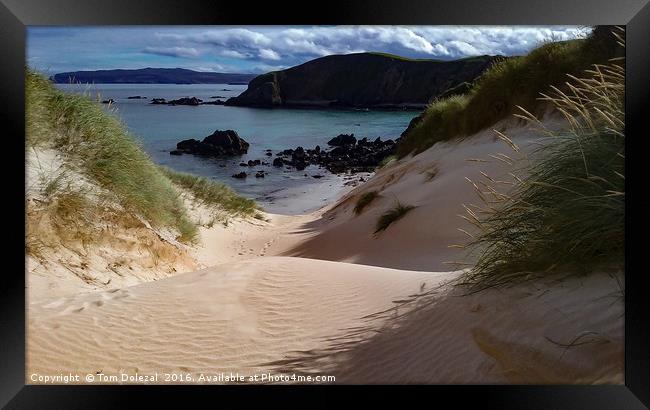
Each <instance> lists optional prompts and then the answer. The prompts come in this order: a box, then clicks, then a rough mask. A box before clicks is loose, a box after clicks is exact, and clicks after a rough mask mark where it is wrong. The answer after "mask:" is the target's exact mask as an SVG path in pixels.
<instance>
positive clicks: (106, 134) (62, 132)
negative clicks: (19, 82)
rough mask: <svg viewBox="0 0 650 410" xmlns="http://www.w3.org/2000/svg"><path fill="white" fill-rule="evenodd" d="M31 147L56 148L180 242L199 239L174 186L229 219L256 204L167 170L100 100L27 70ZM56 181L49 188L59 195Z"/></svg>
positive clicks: (249, 211) (250, 211) (129, 209)
mask: <svg viewBox="0 0 650 410" xmlns="http://www.w3.org/2000/svg"><path fill="white" fill-rule="evenodd" d="M25 75H26V122H27V141H26V142H27V147H26V148H30V147H39V146H42V147H45V148H54V149H57V150H58V151H59V152H61V153H62V154H63V155H64V156H66V157H68V158H69V159H70V160H71V161H72V162H73V163H74V164H77V165H78V167H79V169H80V171H81V172H82V173H83V174H84V175H86V176H87V177H88V178H89V179H90V180H91V181H94V182H95V183H97V184H98V185H99V186H100V187H101V188H103V189H105V190H106V191H108V192H111V193H112V194H114V196H115V198H117V199H118V201H119V203H120V205H121V206H122V207H123V208H124V209H125V210H126V212H132V213H135V214H138V215H141V216H142V217H143V218H145V219H146V220H147V221H149V222H150V223H151V224H152V225H153V226H156V227H169V228H172V229H175V230H176V231H178V234H179V235H178V236H179V239H180V240H183V241H186V242H189V241H192V240H194V239H195V237H196V233H197V227H196V223H194V222H193V221H191V220H190V219H189V218H188V216H187V212H186V209H185V207H184V205H183V202H182V200H181V198H180V193H179V192H178V190H177V189H176V188H175V187H174V184H173V183H172V181H173V182H174V183H177V184H178V185H180V186H183V187H185V188H189V189H190V190H191V191H192V193H193V194H194V195H195V197H197V199H199V200H201V201H203V202H204V203H208V204H212V205H215V204H216V205H219V206H221V207H222V209H223V210H224V211H226V212H228V213H230V214H237V215H252V214H253V213H254V210H255V209H256V207H255V204H254V202H253V201H251V200H248V199H245V198H242V197H239V196H238V195H237V194H235V193H234V192H233V191H232V190H230V189H229V188H228V187H226V186H224V185H221V184H216V183H212V182H210V181H208V180H204V179H202V178H198V177H193V176H188V175H185V174H180V173H175V172H172V171H164V170H162V169H161V168H160V167H158V166H157V165H155V164H154V163H153V162H152V161H151V159H150V158H149V156H148V155H147V154H146V153H145V152H144V150H143V149H142V148H141V147H140V146H139V145H138V144H137V143H136V142H135V140H134V139H133V138H132V136H131V135H129V133H128V131H127V130H126V128H125V126H124V125H123V124H122V123H121V122H120V120H119V119H118V118H117V117H115V116H113V115H111V114H110V113H107V112H106V111H105V110H104V109H103V108H102V107H101V106H100V104H98V103H97V102H96V101H92V100H91V99H90V98H88V97H86V96H83V95H74V94H68V93H64V92H62V91H59V90H57V89H56V88H55V87H54V86H53V85H52V84H51V83H50V82H49V81H48V80H47V79H46V78H44V77H43V76H41V75H39V74H37V73H35V72H33V71H30V70H26V74H25ZM57 188H58V186H57V184H56V181H53V182H52V186H51V187H50V188H48V189H49V190H51V191H52V192H55V191H56V190H57Z"/></svg>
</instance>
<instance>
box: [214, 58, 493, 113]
mask: <svg viewBox="0 0 650 410" xmlns="http://www.w3.org/2000/svg"><path fill="white" fill-rule="evenodd" d="M498 58H499V57H492V56H480V57H472V58H466V59H462V60H455V61H437V60H409V59H403V58H401V57H397V56H392V55H387V54H378V53H359V54H346V55H331V56H326V57H322V58H318V59H315V60H312V61H309V62H307V63H304V64H302V65H299V66H296V67H292V68H289V69H286V70H282V71H274V72H270V73H267V74H262V75H260V76H257V77H255V78H254V79H253V80H252V81H251V82H250V83H249V84H248V89H247V90H246V91H244V92H243V93H242V94H240V95H239V96H237V97H233V98H230V99H229V100H228V101H227V102H226V105H239V106H258V107H274V106H327V107H362V108H365V107H375V108H382V107H385V108H397V107H413V108H420V107H422V106H424V105H426V104H427V103H429V101H430V100H431V99H432V98H435V97H437V96H438V95H440V94H442V93H444V92H445V91H447V90H449V89H452V88H454V87H457V86H459V85H461V84H462V83H465V82H471V81H473V80H474V79H475V78H476V77H478V76H479V75H480V74H481V73H482V72H483V71H484V70H485V69H486V68H488V67H489V66H490V64H491V63H492V62H493V61H495V59H498Z"/></svg>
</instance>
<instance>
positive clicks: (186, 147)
mask: <svg viewBox="0 0 650 410" xmlns="http://www.w3.org/2000/svg"><path fill="white" fill-rule="evenodd" d="M199 145H201V141H199V140H195V139H194V138H190V139H188V140H183V141H181V142H179V143H178V144H176V149H177V150H179V151H181V152H187V153H189V154H191V153H192V152H191V151H194V150H197V149H198V147H199Z"/></svg>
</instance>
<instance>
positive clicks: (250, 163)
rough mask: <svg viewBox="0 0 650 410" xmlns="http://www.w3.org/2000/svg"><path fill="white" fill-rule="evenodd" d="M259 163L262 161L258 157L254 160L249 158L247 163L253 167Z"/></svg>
mask: <svg viewBox="0 0 650 410" xmlns="http://www.w3.org/2000/svg"><path fill="white" fill-rule="evenodd" d="M261 163H262V161H260V160H259V159H256V160H252V159H249V160H248V164H247V165H248V166H249V167H254V166H255V165H260V164H261Z"/></svg>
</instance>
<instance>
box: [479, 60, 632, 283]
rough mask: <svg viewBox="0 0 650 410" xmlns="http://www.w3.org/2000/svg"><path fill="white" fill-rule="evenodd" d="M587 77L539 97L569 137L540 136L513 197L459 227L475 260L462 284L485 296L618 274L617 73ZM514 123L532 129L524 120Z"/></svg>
mask: <svg viewBox="0 0 650 410" xmlns="http://www.w3.org/2000/svg"><path fill="white" fill-rule="evenodd" d="M589 74H590V75H591V77H589V78H582V79H579V78H575V77H574V78H572V81H571V82H570V83H569V87H568V88H569V89H570V90H571V91H570V92H567V93H564V92H562V91H561V90H559V89H557V88H555V89H554V92H553V94H552V95H550V96H549V95H546V94H544V100H545V101H547V102H548V103H550V104H553V105H554V106H555V107H556V108H557V109H558V110H559V111H560V112H562V113H563V114H564V115H565V117H566V119H567V121H568V122H569V124H570V128H569V130H568V131H564V132H549V131H545V130H544V132H545V133H546V134H547V135H548V137H547V140H546V141H543V142H544V144H543V145H542V147H541V148H539V149H538V150H536V151H535V152H534V153H533V155H532V159H533V161H534V162H533V164H532V165H531V166H530V168H529V170H528V171H529V173H528V176H527V177H526V178H524V179H523V181H522V182H521V183H520V184H518V185H517V186H516V187H515V189H514V191H513V192H511V193H508V194H507V195H505V196H501V197H499V198H496V199H492V201H489V202H488V198H486V199H484V202H485V203H486V205H487V206H485V207H483V209H481V213H478V212H474V211H471V210H468V213H469V218H467V219H468V220H469V221H470V222H472V223H473V224H474V225H475V226H476V227H478V228H479V229H478V232H479V233H478V235H477V236H476V237H475V239H474V240H472V241H471V242H470V244H469V247H470V250H472V251H474V252H478V258H477V263H476V265H475V266H474V268H472V269H471V271H470V272H469V273H468V275H467V279H468V282H469V283H472V284H474V285H476V286H479V287H481V288H485V287H491V286H498V285H502V284H508V283H512V282H515V281H518V280H523V279H528V278H533V277H537V276H539V275H547V274H587V273H590V272H593V271H595V270H598V269H604V270H608V269H622V268H623V263H624V243H625V176H624V175H625V137H624V134H625V122H624V121H625V117H624V112H625V109H624V100H625V95H624V90H625V82H624V81H625V70H624V68H623V66H622V65H619V64H616V63H615V62H612V63H610V64H609V65H607V66H595V68H594V69H593V70H591V71H590V72H589ZM522 117H526V118H528V119H529V120H530V121H531V122H532V123H538V122H537V120H536V118H535V117H534V116H533V115H532V114H528V113H525V115H522ZM538 124H539V123H538ZM484 194H485V193H484ZM495 202H496V204H495ZM479 215H486V216H479Z"/></svg>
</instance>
